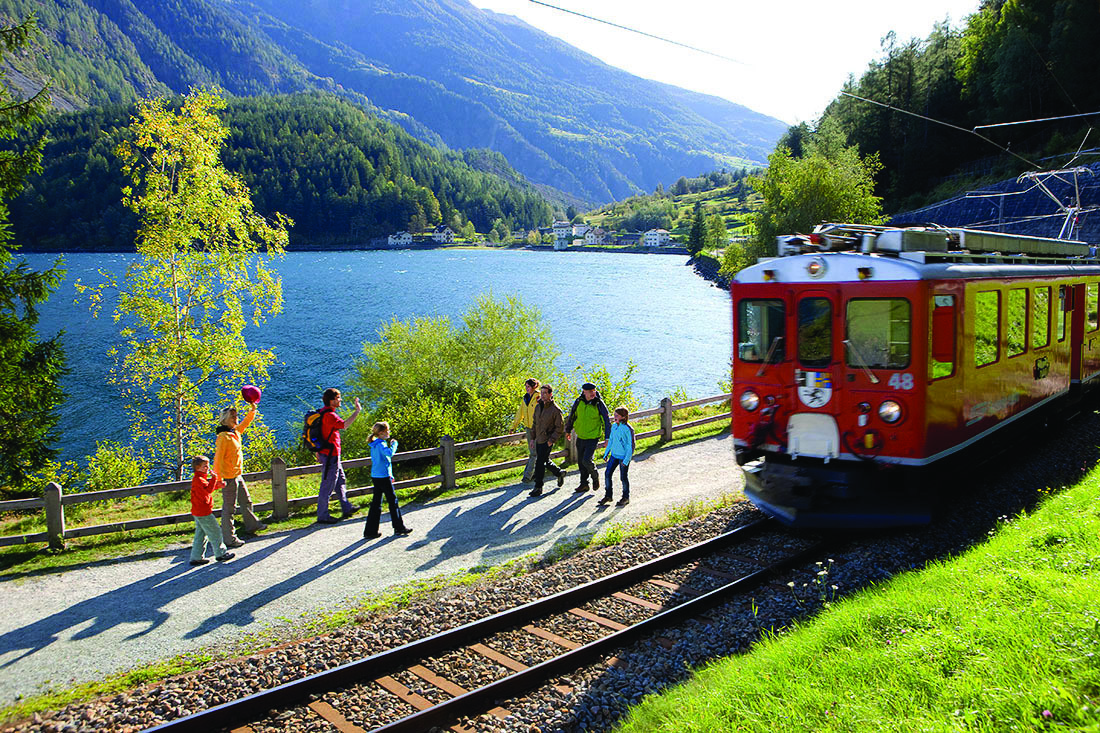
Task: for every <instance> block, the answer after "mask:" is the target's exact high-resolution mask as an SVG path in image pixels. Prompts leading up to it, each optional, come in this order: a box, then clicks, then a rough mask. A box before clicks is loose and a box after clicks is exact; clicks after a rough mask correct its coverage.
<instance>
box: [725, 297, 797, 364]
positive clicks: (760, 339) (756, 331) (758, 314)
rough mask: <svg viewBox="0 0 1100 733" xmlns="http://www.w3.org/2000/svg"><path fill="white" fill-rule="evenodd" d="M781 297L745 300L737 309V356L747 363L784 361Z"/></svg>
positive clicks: (783, 314)
mask: <svg viewBox="0 0 1100 733" xmlns="http://www.w3.org/2000/svg"><path fill="white" fill-rule="evenodd" d="M785 316H786V313H785V311H784V308H783V301H782V300H752V299H745V300H742V301H741V303H740V304H739V305H738V309H737V358H738V359H740V360H741V361H747V362H757V363H759V362H762V361H764V359H765V358H767V360H768V361H769V362H772V363H774V362H779V361H783V321H784V318H785Z"/></svg>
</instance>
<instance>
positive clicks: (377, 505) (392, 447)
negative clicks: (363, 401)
mask: <svg viewBox="0 0 1100 733" xmlns="http://www.w3.org/2000/svg"><path fill="white" fill-rule="evenodd" d="M371 435H372V436H373V439H372V440H371V442H370V480H371V483H373V484H374V495H373V496H372V497H371V500H370V510H369V511H368V512H367V523H366V525H365V526H364V527H363V539H367V540H375V539H378V538H379V537H381V536H382V533H381V532H379V531H378V523H379V522H380V521H381V519H382V496H383V495H385V497H386V505H387V506H388V507H389V508H390V526H391V527H393V533H394V535H395V536H402V535H407V534H408V533H409V532H412V530H411V529H409V528H408V527H406V526H405V522H404V520H402V518H401V508H400V507H398V506H397V492H395V491H394V490H393V454H394V453H396V452H397V441H396V440H390V424H389V423H388V422H376V423H375V424H374V427H372V428H371Z"/></svg>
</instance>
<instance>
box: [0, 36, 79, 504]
mask: <svg viewBox="0 0 1100 733" xmlns="http://www.w3.org/2000/svg"><path fill="white" fill-rule="evenodd" d="M37 35H38V27H37V24H36V21H35V16H34V15H31V16H29V17H28V18H27V19H25V20H24V21H23V22H22V23H18V24H15V25H10V26H6V27H3V28H0V53H2V54H3V56H4V64H3V67H2V68H0V138H2V139H4V140H13V139H15V138H16V137H18V136H19V135H20V133H21V132H23V131H25V130H27V129H28V128H30V127H31V126H32V125H34V124H35V123H37V122H38V121H39V120H40V119H41V118H42V115H43V114H44V113H45V112H46V110H47V108H48V106H49V92H48V87H43V88H42V89H40V90H39V91H38V92H37V93H35V94H34V95H33V96H31V97H29V98H25V97H23V96H22V95H20V94H19V93H18V92H17V91H15V89H14V88H13V87H12V85H10V84H9V83H8V79H7V73H6V72H5V71H4V69H7V68H10V66H9V65H10V64H12V63H15V64H17V68H18V66H19V65H21V64H20V63H19V59H20V58H21V57H22V56H25V55H26V54H27V51H28V49H29V48H31V45H32V41H33V40H34V38H35V37H36V36H37ZM45 143H46V140H45V137H44V136H42V135H39V136H37V137H35V138H33V139H32V141H31V142H30V143H29V144H28V145H26V146H25V147H23V148H22V150H19V149H8V150H4V151H2V152H0V420H3V423H4V433H3V437H0V486H4V487H6V488H7V489H8V490H10V491H13V492H19V491H20V489H21V488H22V487H23V486H25V485H26V484H27V483H28V479H29V478H30V475H31V474H33V473H34V472H36V471H39V470H40V469H43V468H45V467H46V466H47V465H48V464H49V463H51V461H52V460H53V459H54V458H55V457H56V455H57V451H56V450H55V449H53V448H52V447H51V444H52V443H53V442H54V439H55V437H56V436H55V432H54V431H55V428H56V426H57V408H58V406H59V405H60V404H61V401H62V399H63V397H64V395H63V394H62V392H61V388H60V386H59V380H60V378H61V376H62V374H63V373H64V371H65V355H64V352H63V351H62V348H61V341H60V334H58V335H56V336H54V337H53V338H50V339H46V340H39V337H38V334H37V333H36V332H35V324H37V322H38V312H37V306H38V304H39V303H42V302H43V301H45V300H46V298H48V297H49V294H50V292H51V291H52V290H53V289H54V288H55V287H57V284H58V283H59V282H60V281H61V277H62V275H63V274H64V273H63V271H62V270H61V268H60V261H59V262H57V263H55V264H54V266H53V267H52V268H50V269H48V270H44V271H42V272H36V271H34V270H31V269H30V268H29V267H28V266H27V264H26V262H25V261H22V260H21V261H18V262H16V261H15V258H14V255H13V254H12V251H13V250H14V249H16V248H17V245H16V243H15V242H14V241H13V236H12V232H11V229H10V227H9V224H8V203H7V202H8V201H9V200H10V199H11V198H12V197H13V196H14V195H15V194H17V193H18V192H19V191H20V190H21V189H22V188H23V180H24V179H25V178H26V176H27V175H28V174H29V173H32V172H37V171H40V170H41V160H42V149H43V147H44V146H45ZM36 488H40V487H36Z"/></svg>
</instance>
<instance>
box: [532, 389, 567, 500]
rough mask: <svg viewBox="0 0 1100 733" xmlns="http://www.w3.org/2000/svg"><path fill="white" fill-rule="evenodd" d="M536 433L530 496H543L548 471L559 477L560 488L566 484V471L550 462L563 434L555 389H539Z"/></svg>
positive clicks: (534, 420) (535, 420) (535, 423)
mask: <svg viewBox="0 0 1100 733" xmlns="http://www.w3.org/2000/svg"><path fill="white" fill-rule="evenodd" d="M532 423H533V427H534V431H535V456H536V459H535V488H534V489H533V490H532V491H531V493H530V494H528V496H531V497H535V496H542V480H543V478H544V477H545V476H546V469H548V468H549V469H550V473H552V474H554V475H555V476H557V477H558V488H559V489H560V488H561V485H562V484H563V483H565V471H563V470H562V469H561V468H560V467H559V466H555V465H554V463H553V462H552V461H551V460H550V451H551V450H552V449H553V448H554V443H556V442H558V438H560V437H561V434H562V432H563V427H562V420H561V410H560V409H558V406H557V405H556V404H554V388H553V387H551V386H550V385H549V384H544V385H542V387H541V388H540V389H539V404H538V405H537V406H536V407H535V415H534V417H533V418H532Z"/></svg>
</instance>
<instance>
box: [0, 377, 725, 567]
mask: <svg viewBox="0 0 1100 733" xmlns="http://www.w3.org/2000/svg"><path fill="white" fill-rule="evenodd" d="M728 399H730V395H729V394H721V395H715V396H713V397H704V398H702V399H698V400H692V401H690V402H681V403H679V404H673V402H672V400H671V399H669V398H668V397H665V398H664V399H662V400H661V403H660V406H659V407H655V408H651V409H648V410H640V411H638V412H635V413H634V414H632V415H631V416H630V418H631V420H641V419H643V418H647V417H653V416H655V415H660V416H661V426H660V427H659V428H657V429H655V430H647V431H645V432H641V433H637V434H636V435H635V437H636V438H638V439H641V438H649V437H653V436H658V435H659V436H661V439H662V440H666V441H668V440H672V436H673V433H675V432H676V431H677V430H685V429H687V428H692V427H696V426H698V425H705V424H707V423H711V422H717V421H718V420H728V419H729V417H730V413H729V412H723V413H720V414H717V415H711V416H709V417H704V418H700V419H698V420H692V421H690V422H686V423H681V424H679V425H675V424H674V423H673V413H674V412H675V411H677V410H684V409H687V408H690V407H698V406H700V405H705V404H709V403H712V402H720V401H723V400H728ZM523 437H524V434H523V433H510V434H508V435H497V436H495V437H492V438H481V439H479V440H470V441H466V442H463V443H456V442H455V441H454V439H453V438H452V437H451V436H449V435H444V436H443V437H442V438H440V440H439V447H437V448H424V449H421V450H414V451H406V452H404V453H396V454H394V456H393V462H394V463H399V462H401V461H411V460H417V459H423V458H436V457H438V458H439V473H438V474H434V475H431V476H422V477H420V478H414V479H407V480H404V481H395V482H394V488H395V489H407V488H412V487H416V486H427V485H429V484H439V485H440V487H441V488H442V489H444V490H449V489H453V488H455V487H456V486H457V482H458V481H459V480H460V479H464V478H470V477H472V476H480V475H482V474H485V473H494V472H496V471H505V470H507V469H510V468H517V467H519V466H523V465H526V463H527V457H526V456H525V457H523V458H517V459H515V460H511V461H503V462H501V463H493V464H490V465H487V466H478V467H476V468H467V469H464V470H462V471H458V470H456V468H455V457H456V455H457V454H458V453H463V452H467V451H472V450H477V449H479V448H486V447H488V446H491V445H500V444H502V443H511V442H515V441H516V440H522V439H523ZM604 444H605V443H604V442H601V443H600V445H604ZM551 456H552V457H555V458H557V457H562V456H565V457H566V458H567V462H569V463H572V462H574V461H575V460H576V446H575V444H574V443H573V442H570V443H568V444H567V445H566V446H565V448H563V449H562V450H559V451H556V452H554V453H551ZM342 464H343V466H344V469H345V470H347V469H352V468H368V467H370V465H371V460H370V458H353V459H350V460H347V461H342ZM321 469H322V466H321V464H316V465H310V466H293V467H289V466H287V465H286V462H285V461H283V459H282V458H273V459H272V461H271V468H270V469H269V470H267V471H257V472H254V473H246V474H244V475H243V476H242V478H243V479H244V480H245V481H246V482H253V481H270V482H271V501H265V502H261V503H258V504H254V505H253V507H252V509H253V511H255V512H257V513H259V512H267V511H270V512H271V516H272V518H273V519H275V520H280V519H286V518H287V517H289V516H290V510H291V509H296V508H298V507H303V506H309V505H310V504H316V503H317V497H316V496H305V497H300V498H296V499H291V498H289V497H288V495H287V479H288V478H291V477H294V476H305V475H308V474H313V473H320V472H321ZM190 488H191V482H190V480H188V481H173V482H169V483H159V484H143V485H141V486H131V487H127V488H122V489H110V490H107V491H86V492H82V493H78V494H65V493H64V492H63V491H62V488H61V486H59V485H58V484H56V483H50V484H48V485H47V486H46V489H45V491H44V492H43V496H42V498H41V499H37V498H33V499H15V500H13V501H0V514H3V513H8V512H14V511H28V510H35V509H43V510H44V511H45V513H46V531H45V532H35V533H32V534H22V535H9V536H3V537H0V547H7V546H10V545H22V544H31V543H37V542H48V543H49V546H50V547H51V548H54V549H63V548H64V546H65V540H66V539H70V538H73V537H90V536H92V535H99V534H110V533H113V532H125V531H129V530H135V529H145V528H148V527H159V526H163V525H170V524H182V523H184V522H189V521H191V514H190V513H187V514H171V515H168V516H162V517H148V518H145V519H129V520H126V521H122V522H112V523H110V524H97V525H91V526H85V527H72V528H66V526H65V507H66V506H72V505H74V504H87V503H90V502H95V501H108V500H111V499H123V498H127V497H131V496H146V495H152V494H163V493H166V492H171V491H187V490H190ZM372 491H373V489H372V488H371V487H369V486H367V487H362V488H358V489H349V490H348V492H347V495H348V497H349V498H352V497H356V496H363V495H365V494H369V493H371V492H372Z"/></svg>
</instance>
